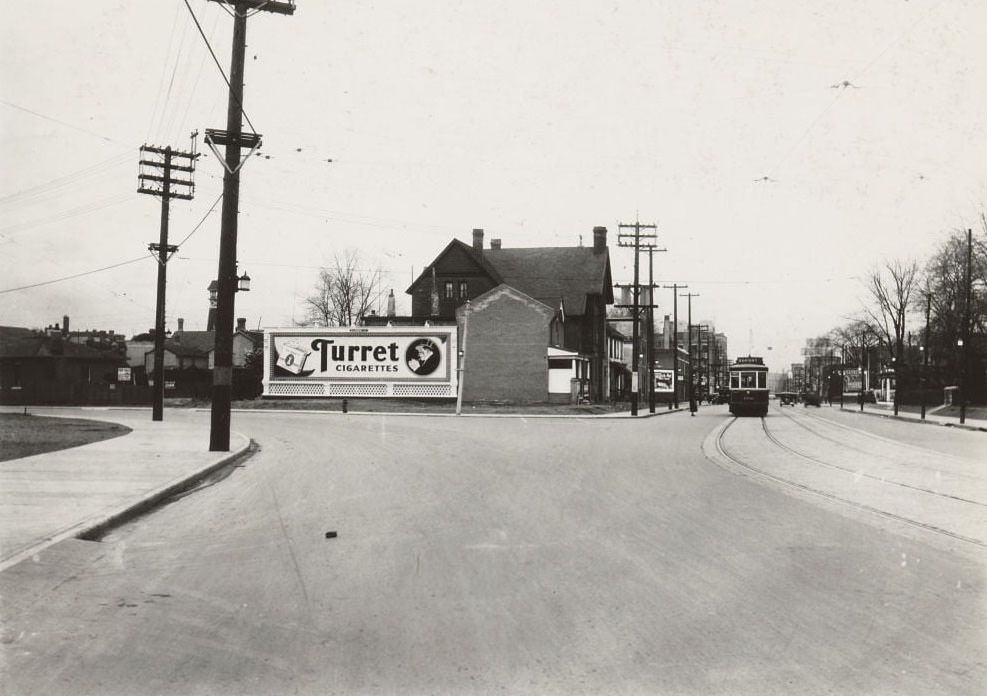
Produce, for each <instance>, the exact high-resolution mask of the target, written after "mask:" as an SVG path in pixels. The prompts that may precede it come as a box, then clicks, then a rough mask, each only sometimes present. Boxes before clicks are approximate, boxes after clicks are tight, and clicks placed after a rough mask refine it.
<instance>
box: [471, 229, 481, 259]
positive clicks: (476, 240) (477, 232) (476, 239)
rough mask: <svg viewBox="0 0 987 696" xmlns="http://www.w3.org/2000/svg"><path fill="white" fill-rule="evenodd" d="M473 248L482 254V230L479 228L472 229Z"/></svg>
mask: <svg viewBox="0 0 987 696" xmlns="http://www.w3.org/2000/svg"><path fill="white" fill-rule="evenodd" d="M473 248H474V249H476V250H477V251H479V252H481V253H482V252H483V230H482V229H481V228H479V227H474V228H473Z"/></svg>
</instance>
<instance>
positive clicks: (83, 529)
mask: <svg viewBox="0 0 987 696" xmlns="http://www.w3.org/2000/svg"><path fill="white" fill-rule="evenodd" d="M237 434H238V435H239V436H240V437H241V438H244V439H247V438H246V437H245V436H244V435H242V434H241V433H237ZM255 449H256V444H255V443H254V441H253V440H250V439H247V444H246V445H244V446H243V447H241V448H240V449H238V450H236V451H235V452H230V453H229V454H227V455H225V456H224V457H222V458H221V459H219V460H217V461H215V462H213V463H212V464H209V465H207V466H205V467H204V468H202V469H199V470H198V471H193V472H192V473H190V474H186V475H184V476H181V477H179V478H177V479H175V480H174V481H172V482H171V483H168V484H165V485H164V486H162V487H161V488H158V489H157V490H154V491H151V492H150V493H148V494H146V495H145V496H144V497H143V498H141V499H140V500H137V501H136V502H134V503H132V504H129V505H126V506H125V507H123V508H122V509H120V510H118V511H117V512H114V513H110V514H109V515H106V516H104V517H98V518H95V519H90V520H83V521H82V522H79V523H77V524H74V525H71V526H70V527H67V528H63V529H61V530H60V531H57V532H55V533H54V534H52V535H51V536H49V537H45V538H43V539H41V540H39V541H38V542H37V543H35V544H34V545H32V546H29V547H27V548H25V549H23V550H21V551H19V552H17V553H15V554H14V555H12V556H11V557H9V558H7V559H4V560H3V561H2V562H0V573H2V572H4V571H6V570H7V569H9V568H12V567H14V566H16V565H17V564H18V563H21V562H22V561H24V560H26V559H28V558H31V557H32V556H35V555H37V554H38V553H40V552H42V551H44V550H45V549H47V548H49V547H51V546H54V545H55V544H58V543H60V542H62V541H65V540H66V539H82V540H85V541H96V540H98V539H99V538H100V537H101V536H103V535H105V534H106V533H107V532H109V531H110V530H112V529H114V528H116V527H118V526H120V525H122V524H124V523H126V522H129V521H130V520H133V519H134V518H136V517H138V516H140V515H142V514H144V513H146V512H149V511H150V510H152V509H154V508H155V507H156V506H158V505H159V504H160V503H162V502H163V501H165V500H167V499H168V498H170V497H171V496H173V495H175V494H177V493H180V492H181V491H183V490H185V489H188V488H190V487H191V486H193V485H194V484H196V483H198V482H199V481H200V480H202V479H204V478H206V477H207V476H209V475H210V474H213V473H215V472H216V471H218V470H220V469H222V468H223V467H225V466H228V465H229V464H232V463H233V462H235V461H237V460H238V459H241V458H245V457H247V456H249V455H250V454H252V453H253V451H254V450H255Z"/></svg>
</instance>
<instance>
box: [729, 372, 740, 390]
mask: <svg viewBox="0 0 987 696" xmlns="http://www.w3.org/2000/svg"><path fill="white" fill-rule="evenodd" d="M730 388H731V389H740V373H739V372H731V373H730Z"/></svg>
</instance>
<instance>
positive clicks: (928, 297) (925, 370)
mask: <svg viewBox="0 0 987 696" xmlns="http://www.w3.org/2000/svg"><path fill="white" fill-rule="evenodd" d="M931 314H932V292H931V291H929V290H926V292H925V345H924V346H922V380H921V389H919V393H920V394H921V399H922V420H925V383H926V380H927V379H928V376H929V317H930V316H931Z"/></svg>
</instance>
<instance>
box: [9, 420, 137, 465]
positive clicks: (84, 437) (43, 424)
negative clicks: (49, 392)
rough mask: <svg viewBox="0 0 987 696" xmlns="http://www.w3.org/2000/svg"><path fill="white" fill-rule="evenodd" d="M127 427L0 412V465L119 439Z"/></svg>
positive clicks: (99, 422)
mask: <svg viewBox="0 0 987 696" xmlns="http://www.w3.org/2000/svg"><path fill="white" fill-rule="evenodd" d="M129 432H130V428H128V427H126V426H124V425H120V424H119V423H106V422H103V421H94V420H87V419H85V418H52V417H49V416H32V415H25V414H21V413H0V462H2V461H7V460H10V459H20V458H21V457H29V456H31V455H32V454H44V453H45V452H56V451H58V450H63V449H68V448H70V447H78V446H79V445H88V444H89V443H91V442H99V441H101V440H108V439H110V438H113V437H120V436H121V435H126V434H127V433H129Z"/></svg>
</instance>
